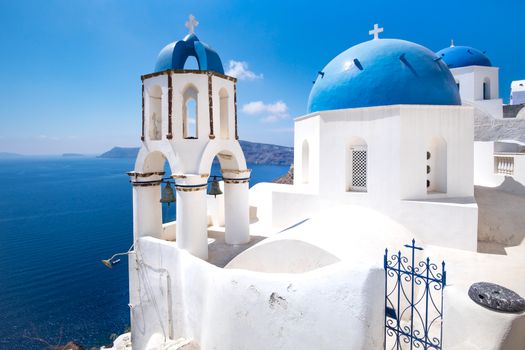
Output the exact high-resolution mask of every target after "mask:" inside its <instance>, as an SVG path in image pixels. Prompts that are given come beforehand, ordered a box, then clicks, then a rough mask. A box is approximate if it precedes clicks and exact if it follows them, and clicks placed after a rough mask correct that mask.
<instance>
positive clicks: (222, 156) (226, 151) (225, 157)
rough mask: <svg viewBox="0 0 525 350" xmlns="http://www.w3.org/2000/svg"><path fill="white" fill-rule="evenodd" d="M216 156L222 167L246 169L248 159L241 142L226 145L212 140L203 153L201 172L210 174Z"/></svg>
mask: <svg viewBox="0 0 525 350" xmlns="http://www.w3.org/2000/svg"><path fill="white" fill-rule="evenodd" d="M215 156H218V158H219V162H220V164H221V168H222V169H233V170H246V159H245V158H244V153H243V152H242V149H241V146H240V145H239V143H231V144H230V145H228V146H226V147H224V146H220V145H218V144H217V143H215V142H210V143H208V145H207V146H206V148H205V149H204V152H203V153H202V157H201V160H200V163H199V173H200V174H209V172H210V169H211V166H212V163H213V159H214V158H215Z"/></svg>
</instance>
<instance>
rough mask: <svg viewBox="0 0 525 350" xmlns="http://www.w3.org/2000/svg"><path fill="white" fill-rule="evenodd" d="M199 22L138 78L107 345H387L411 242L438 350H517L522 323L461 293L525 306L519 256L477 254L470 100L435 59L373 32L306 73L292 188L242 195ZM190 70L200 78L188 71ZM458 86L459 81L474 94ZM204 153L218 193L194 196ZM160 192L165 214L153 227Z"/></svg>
mask: <svg viewBox="0 0 525 350" xmlns="http://www.w3.org/2000/svg"><path fill="white" fill-rule="evenodd" d="M196 25H197V22H196V21H195V19H194V18H193V17H192V16H191V17H190V19H189V21H188V23H187V26H188V28H189V29H190V34H189V35H188V36H186V37H185V38H184V39H183V40H180V41H177V42H175V43H172V44H169V45H167V46H166V47H165V48H164V49H162V51H161V52H160V54H159V58H158V60H157V65H156V68H155V71H154V72H153V73H151V74H147V75H144V76H143V77H142V85H143V95H142V106H143V113H142V136H141V140H142V145H141V150H140V152H139V155H138V157H137V160H136V164H135V168H134V170H133V171H132V172H130V173H129V175H130V179H131V183H132V186H133V227H134V232H133V240H134V249H133V250H132V251H130V252H129V255H130V259H129V261H130V264H129V275H130V277H129V279H130V300H129V307H130V314H131V337H129V336H123V337H120V338H119V341H117V342H115V349H117V348H118V347H119V346H120V347H126V346H127V345H126V344H128V345H129V344H132V347H133V349H135V350H153V349H159V350H160V349H186V350H188V349H203V350H207V349H224V350H234V349H290V350H291V349H304V350H307V349H312V350H313V349H362V350H374V349H383V347H384V339H385V323H384V322H385V299H384V298H385V271H384V269H383V266H384V265H383V255H384V253H385V248H386V247H391V248H394V249H397V248H399V247H402V246H403V245H404V244H406V243H408V242H410V240H412V239H413V238H415V239H416V240H417V241H418V242H419V243H420V244H421V245H423V246H424V247H425V254H427V255H428V256H429V257H432V258H433V259H434V258H435V259H445V260H447V264H448V266H449V267H448V277H447V278H448V279H447V289H446V293H445V298H446V301H447V302H446V306H445V315H446V319H445V323H444V324H443V332H444V334H446V336H445V338H444V341H445V343H443V345H444V348H446V349H457V350H459V349H462V350H464V349H494V350H495V349H516V350H519V344H524V343H525V332H523V328H524V326H525V315H524V314H523V313H521V314H511V315H510V314H501V313H494V312H492V311H489V310H487V309H484V308H483V307H481V306H479V305H477V304H474V303H473V302H472V301H470V299H468V296H467V295H466V291H467V290H468V288H469V286H470V284H471V283H472V282H474V281H479V280H490V281H494V282H497V283H502V284H505V285H506V286H508V287H510V288H513V289H514V290H516V291H517V292H518V293H522V294H525V283H524V282H523V280H520V279H516V278H515V276H516V275H517V274H519V273H522V272H523V268H524V266H525V258H523V257H524V256H525V254H523V252H524V250H525V249H522V248H523V247H520V248H519V249H518V248H517V249H516V253H514V251H507V254H508V255H507V256H505V258H501V257H500V256H499V255H497V256H496V255H495V256H491V255H487V254H480V253H479V252H478V251H479V246H478V230H477V227H478V206H477V204H476V201H475V199H474V179H475V174H474V172H475V169H476V167H475V163H474V158H475V156H474V153H475V151H474V144H473V139H474V118H475V109H476V108H477V107H476V106H477V105H476V103H477V102H476V101H477V100H476V99H477V97H476V96H477V95H476V96H474V95H473V96H474V97H473V103H472V105H462V103H461V96H460V95H461V87H460V90H459V91H458V88H457V83H456V80H459V79H455V78H454V75H453V74H452V73H451V71H450V69H449V68H448V67H447V65H446V64H445V62H444V59H443V58H442V57H440V56H438V55H436V54H434V53H433V52H432V51H430V50H428V49H427V48H425V47H423V46H421V45H418V44H415V43H412V42H408V41H404V40H398V39H379V33H380V32H381V31H382V29H381V28H378V27H377V25H376V26H375V27H374V30H372V31H370V34H373V35H374V39H373V40H370V41H366V42H364V43H361V44H357V45H355V46H353V47H351V48H349V49H348V50H346V51H344V52H342V53H341V54H339V55H337V56H336V57H335V58H334V59H333V60H332V61H330V62H329V63H328V64H327V65H326V66H325V67H324V68H323V69H322V70H321V71H320V72H319V75H318V77H317V78H316V81H315V83H314V85H313V87H312V90H311V93H310V97H309V101H308V107H307V108H308V114H306V115H304V116H301V117H299V118H297V119H296V121H295V131H294V133H295V154H294V164H295V178H294V184H293V185H283V184H275V183H260V184H257V185H255V186H254V187H252V188H251V189H249V188H248V181H249V178H250V170H249V169H248V168H247V164H246V161H245V159H244V155H243V152H242V149H241V148H240V146H239V142H238V132H237V124H238V122H242V121H238V120H237V113H236V109H237V107H236V80H235V78H232V77H229V76H226V75H224V71H223V67H222V63H221V60H220V58H219V56H218V54H217V53H216V52H215V51H213V50H212V49H211V48H210V47H209V46H208V45H206V44H204V43H203V42H201V41H200V40H199V39H198V38H197V37H196V35H195V34H194V33H193V30H194V28H195V26H196ZM192 56H193V57H195V58H196V59H197V62H198V69H194V70H187V69H185V64H186V61H187V59H188V57H192ZM476 71H477V70H476ZM491 72H492V73H493V71H491V70H488V71H487V74H489V73H491ZM472 74H474V75H472ZM472 74H470V73H468V74H467V75H466V76H465V77H464V78H461V79H464V80H461V81H465V82H464V83H463V85H465V86H468V84H469V83H467V81H471V83H472V86H471V87H472V88H474V87H475V86H478V85H477V84H478V78H476V74H477V73H472ZM495 74H496V77H497V71H496V73H495ZM489 78H490V79H494V76H493V75H490V74H489ZM483 80H484V78H483V79H482V80H481V81H483ZM490 84H491V88H490V91H491V92H490V100H497V99H498V96H497V93H495V92H492V88H493V87H494V86H495V84H497V81H492V80H491V82H490ZM460 85H461V82H460ZM476 89H477V87H476ZM495 91H497V89H496V90H495ZM465 93H467V92H466V91H465ZM473 105H474V106H473ZM481 105H483V104H481ZM490 108H492V107H490ZM498 147H499V146H498ZM501 147H502V149H505V150H509V149H510V148H506V147H507V146H501ZM508 147H510V146H508ZM215 157H217V158H218V160H219V162H220V166H221V171H222V181H221V184H220V188H221V190H222V192H224V194H220V192H216V193H215V194H218V195H208V194H207V192H206V189H207V187H208V183H209V181H210V169H211V165H212V161H213V159H214V158H215ZM165 162H167V163H168V164H169V169H170V171H171V173H167V174H166V173H165V171H164V169H165ZM505 164H506V163H505ZM502 169H505V171H508V166H507V165H505V166H504V167H502ZM166 182H169V183H172V184H173V185H174V186H175V189H176V193H177V194H176V206H177V217H176V221H174V222H168V223H163V218H162V207H161V198H162V199H163V200H164V197H163V196H161V193H163V195H164V194H166V193H168V194H169V190H168V189H167V188H169V186H170V185H168V184H163V183H166ZM163 186H165V187H164V188H166V189H165V190H164V191H165V192H162V189H163ZM385 259H386V258H385ZM502 271H503V272H502ZM416 289H417V290H419V289H418V288H416ZM417 290H416V291H415V292H414V291H412V294H413V295H415V294H414V293H417ZM398 306H400V305H398ZM396 317H397V316H396ZM398 322H400V323H401V322H403V323H404V324H407V322H409V320H408V319H407V316H406V315H405V316H403V314H401V315H399V319H398ZM439 325H440V326H439V327H440V328H439V329H441V323H439ZM432 336H434V333H432Z"/></svg>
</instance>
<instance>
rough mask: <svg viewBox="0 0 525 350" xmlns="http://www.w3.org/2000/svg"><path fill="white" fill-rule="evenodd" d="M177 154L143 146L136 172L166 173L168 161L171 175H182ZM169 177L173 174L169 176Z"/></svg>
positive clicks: (136, 161)
mask: <svg viewBox="0 0 525 350" xmlns="http://www.w3.org/2000/svg"><path fill="white" fill-rule="evenodd" d="M177 159H178V157H177V154H173V153H165V152H162V151H160V150H150V149H148V148H146V147H145V146H142V147H141V148H140V150H139V154H138V155H137V159H136V160H135V167H134V170H135V171H136V172H138V173H150V172H161V171H164V169H165V165H166V160H167V161H168V164H169V167H170V170H171V173H175V174H178V173H182V169H181V168H180V165H179V164H180V162H178V161H177ZM167 175H168V176H169V175H171V174H167Z"/></svg>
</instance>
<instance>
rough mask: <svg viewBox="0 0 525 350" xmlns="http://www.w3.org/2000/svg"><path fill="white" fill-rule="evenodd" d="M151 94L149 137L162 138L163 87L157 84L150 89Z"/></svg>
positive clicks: (153, 138)
mask: <svg viewBox="0 0 525 350" xmlns="http://www.w3.org/2000/svg"><path fill="white" fill-rule="evenodd" d="M148 95H149V113H148V114H149V119H148V129H149V132H148V134H149V139H150V140H160V139H161V138H162V89H161V88H160V86H158V85H155V86H152V87H151V88H149V89H148Z"/></svg>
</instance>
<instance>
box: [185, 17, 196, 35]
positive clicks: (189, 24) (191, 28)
mask: <svg viewBox="0 0 525 350" xmlns="http://www.w3.org/2000/svg"><path fill="white" fill-rule="evenodd" d="M185 26H186V28H188V30H189V31H190V32H189V34H195V28H197V27H198V26H199V22H198V21H197V20H196V19H195V16H194V15H190V17H188V20H187V21H186V24H185Z"/></svg>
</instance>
